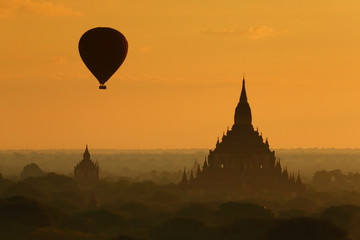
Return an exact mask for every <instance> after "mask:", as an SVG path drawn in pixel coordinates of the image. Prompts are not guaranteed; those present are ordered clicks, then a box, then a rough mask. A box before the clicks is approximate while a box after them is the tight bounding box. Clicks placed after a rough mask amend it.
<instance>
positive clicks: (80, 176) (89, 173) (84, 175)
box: [74, 145, 99, 189]
mask: <svg viewBox="0 0 360 240" xmlns="http://www.w3.org/2000/svg"><path fill="white" fill-rule="evenodd" d="M74 178H75V180H76V182H77V183H78V186H79V187H80V188H82V189H91V188H93V187H95V186H96V185H97V184H98V182H99V164H98V163H95V162H93V161H92V160H91V159H90V153H89V149H88V146H87V145H86V148H85V152H84V154H83V159H82V160H81V161H80V162H79V163H78V164H76V166H75V168H74Z"/></svg>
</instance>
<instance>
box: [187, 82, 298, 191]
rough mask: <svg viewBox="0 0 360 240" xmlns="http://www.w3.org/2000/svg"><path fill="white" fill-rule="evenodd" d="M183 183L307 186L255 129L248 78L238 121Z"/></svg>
mask: <svg viewBox="0 0 360 240" xmlns="http://www.w3.org/2000/svg"><path fill="white" fill-rule="evenodd" d="M180 184H181V185H187V184H188V187H189V188H197V189H199V188H200V189H207V190H210V189H223V190H235V189H238V190H244V191H258V190H266V191H286V192H289V191H290V192H298V191H302V190H304V185H303V184H302V182H301V179H300V175H299V174H298V176H297V179H295V176H294V174H289V173H288V171H287V169H286V168H285V169H282V167H281V164H280V160H279V159H277V158H276V157H275V152H274V151H271V150H270V148H269V143H268V140H267V139H266V140H265V141H264V139H263V137H262V134H260V133H259V132H258V130H254V127H253V125H252V116H251V109H250V106H249V103H248V100H247V96H246V90H245V79H243V85H242V90H241V95H240V101H239V103H238V105H237V107H236V109H235V116H234V125H233V126H232V128H231V130H227V132H226V134H225V133H224V135H223V137H222V139H221V141H220V140H219V139H218V140H217V143H216V147H215V149H214V150H210V151H209V155H208V157H207V158H205V161H204V164H203V167H202V168H200V167H199V168H198V169H197V172H196V173H195V172H191V176H190V179H189V180H187V176H186V172H185V171H184V175H183V179H182V181H181V183H180Z"/></svg>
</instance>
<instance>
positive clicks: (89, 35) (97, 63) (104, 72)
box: [79, 27, 128, 88]
mask: <svg viewBox="0 0 360 240" xmlns="http://www.w3.org/2000/svg"><path fill="white" fill-rule="evenodd" d="M127 49H128V43H127V41H126V38H125V37H124V35H122V34H121V33H120V32H119V31H117V30H115V29H112V28H105V27H98V28H93V29H90V30H89V31H87V32H86V33H84V35H82V37H81V39H80V41H79V53H80V56H81V59H82V60H83V62H84V63H85V65H86V67H87V68H88V69H89V70H90V72H91V73H92V74H93V75H94V76H95V77H96V78H97V80H98V81H99V83H100V84H101V85H103V84H105V82H106V81H107V80H109V78H110V77H111V76H112V75H113V74H114V73H115V72H116V71H117V70H118V68H119V67H120V66H121V64H122V63H123V62H124V60H125V57H126V54H127ZM100 87H101V88H106V87H105V86H100Z"/></svg>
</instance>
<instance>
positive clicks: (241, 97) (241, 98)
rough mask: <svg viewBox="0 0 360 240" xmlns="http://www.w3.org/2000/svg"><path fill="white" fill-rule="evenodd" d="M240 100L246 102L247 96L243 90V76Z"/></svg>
mask: <svg viewBox="0 0 360 240" xmlns="http://www.w3.org/2000/svg"><path fill="white" fill-rule="evenodd" d="M240 102H247V96H246V90H245V77H243V80H242V89H241V95H240Z"/></svg>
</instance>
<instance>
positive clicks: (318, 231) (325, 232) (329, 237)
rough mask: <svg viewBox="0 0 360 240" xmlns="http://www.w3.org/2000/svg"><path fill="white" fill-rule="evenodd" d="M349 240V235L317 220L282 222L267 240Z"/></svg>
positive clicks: (300, 219) (301, 219)
mask: <svg viewBox="0 0 360 240" xmlns="http://www.w3.org/2000/svg"><path fill="white" fill-rule="evenodd" d="M289 239H291V240H304V239H306V240H347V239H348V238H347V233H346V232H345V231H344V230H342V229H339V228H337V227H335V226H334V225H333V224H331V223H329V222H327V221H324V220H319V219H315V218H305V217H301V218H293V219H290V220H282V221H280V222H279V223H278V225H277V226H275V227H274V228H273V229H272V230H270V232H269V234H268V238H267V240H289Z"/></svg>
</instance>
